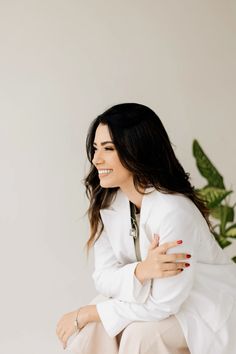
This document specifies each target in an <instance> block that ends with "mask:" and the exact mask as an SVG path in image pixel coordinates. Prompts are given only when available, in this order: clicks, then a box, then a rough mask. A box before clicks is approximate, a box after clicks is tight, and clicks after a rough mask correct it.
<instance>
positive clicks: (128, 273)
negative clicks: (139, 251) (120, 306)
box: [93, 231, 151, 303]
mask: <svg viewBox="0 0 236 354" xmlns="http://www.w3.org/2000/svg"><path fill="white" fill-rule="evenodd" d="M94 259H95V271H94V273H93V280H94V284H95V288H96V290H97V291H98V292H99V293H100V294H102V295H104V296H106V297H108V298H115V299H117V300H118V301H119V300H121V301H125V302H131V303H143V302H144V301H145V300H146V299H147V297H148V295H149V293H150V287H151V281H147V282H145V283H144V284H141V283H140V282H139V280H138V279H137V278H136V276H135V274H134V272H135V268H136V266H137V264H138V262H134V263H129V264H126V265H124V264H120V263H119V262H118V260H117V258H116V256H115V254H114V252H113V249H112V247H111V244H110V241H109V239H108V237H107V235H106V232H105V231H103V232H102V234H101V235H100V237H99V238H98V240H97V241H96V242H95V245H94Z"/></svg>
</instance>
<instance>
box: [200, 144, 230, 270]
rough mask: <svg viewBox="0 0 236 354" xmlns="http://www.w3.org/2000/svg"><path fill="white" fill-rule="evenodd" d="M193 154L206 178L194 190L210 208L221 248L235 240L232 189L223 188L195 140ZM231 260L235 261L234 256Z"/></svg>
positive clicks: (220, 176)
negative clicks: (201, 185)
mask: <svg viewBox="0 0 236 354" xmlns="http://www.w3.org/2000/svg"><path fill="white" fill-rule="evenodd" d="M193 155H194V157H195V159H196V164H197V168H198V170H199V172H200V174H201V175H202V176H203V177H204V178H206V180H207V185H205V186H204V187H203V188H200V189H197V190H196V191H197V193H198V194H199V195H200V197H201V198H202V199H203V200H204V201H205V202H206V205H207V207H208V208H209V210H210V215H211V217H212V218H213V220H212V225H213V235H214V237H215V239H216V241H217V242H218V243H219V245H220V246H221V247H222V248H225V247H227V246H229V245H230V244H231V243H232V241H231V239H235V240H236V223H235V222H234V215H235V214H234V208H235V206H236V203H235V204H233V205H231V204H230V195H231V194H232V193H233V191H232V190H229V189H226V188H225V185H224V180H223V177H222V175H221V174H220V173H219V172H218V170H217V169H216V167H215V166H214V165H213V164H212V162H211V161H210V159H209V158H208V157H207V155H206V154H205V153H204V151H203V149H202V148H201V146H200V144H199V143H198V141H197V140H194V141H193ZM232 260H233V261H234V262H235V263H236V256H235V257H233V258H232Z"/></svg>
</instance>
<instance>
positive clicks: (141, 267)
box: [134, 261, 148, 284]
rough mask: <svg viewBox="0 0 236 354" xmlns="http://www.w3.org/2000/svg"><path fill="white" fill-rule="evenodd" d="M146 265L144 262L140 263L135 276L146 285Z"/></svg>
mask: <svg viewBox="0 0 236 354" xmlns="http://www.w3.org/2000/svg"><path fill="white" fill-rule="evenodd" d="M145 273H146V272H145V263H144V261H143V262H139V263H138V264H137V266H136V268H135V271H134V275H135V276H136V278H137V279H138V280H139V281H140V283H141V284H144V283H145V281H147V280H148V279H147V277H146V275H145Z"/></svg>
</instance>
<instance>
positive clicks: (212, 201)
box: [197, 187, 232, 209]
mask: <svg viewBox="0 0 236 354" xmlns="http://www.w3.org/2000/svg"><path fill="white" fill-rule="evenodd" d="M197 192H198V193H199V195H200V197H201V198H202V199H203V200H204V201H206V203H207V207H208V208H209V209H212V208H216V207H217V206H218V205H219V204H220V203H221V202H222V200H224V199H225V198H226V197H227V195H229V194H230V193H232V191H227V190H225V189H220V188H215V187H205V188H202V189H199V190H197Z"/></svg>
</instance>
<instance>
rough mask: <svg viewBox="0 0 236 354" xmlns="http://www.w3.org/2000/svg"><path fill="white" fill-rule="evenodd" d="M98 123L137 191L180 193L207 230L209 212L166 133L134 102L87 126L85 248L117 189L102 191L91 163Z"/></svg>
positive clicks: (98, 229) (96, 232)
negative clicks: (104, 127) (105, 128)
mask: <svg viewBox="0 0 236 354" xmlns="http://www.w3.org/2000/svg"><path fill="white" fill-rule="evenodd" d="M99 124H104V125H107V126H108V129H109V133H110V135H111V138H112V141H113V143H114V145H115V148H116V150H117V153H118V156H119V159H120V161H121V163H122V165H123V166H124V167H125V168H126V169H127V170H129V171H131V172H132V174H133V179H134V186H135V188H136V189H137V191H139V192H140V193H141V191H140V189H143V188H146V187H154V188H155V189H157V190H158V191H160V192H163V193H169V194H174V193H181V194H183V195H185V196H186V197H188V198H189V199H191V200H192V201H193V203H194V204H195V205H196V206H197V208H198V209H199V210H200V212H201V213H202V215H203V217H204V218H205V219H206V221H207V223H208V225H209V227H210V222H209V218H208V217H209V211H208V209H207V207H206V206H205V204H204V202H203V201H202V200H201V199H200V198H199V197H198V196H197V195H196V192H195V190H194V187H193V186H192V185H191V183H190V181H189V174H188V173H186V172H185V171H184V169H183V167H182V166H181V164H180V163H179V161H178V160H177V158H176V156H175V153H174V151H173V148H172V146H171V143H170V139H169V137H168V135H167V132H166V130H165V128H164V126H163V124H162V122H161V120H160V118H159V117H158V116H157V114H156V113H155V112H154V111H152V110H151V109H150V108H148V107H147V106H144V105H142V104H138V103H122V104H118V105H115V106H113V107H111V108H109V109H108V110H106V111H105V112H104V113H102V114H100V115H99V116H98V117H97V118H96V119H94V120H93V122H92V123H91V125H90V128H89V131H88V135H87V139H86V149H87V156H88V160H89V162H90V163H91V166H90V171H89V173H88V175H87V177H86V178H85V180H84V183H85V187H86V194H87V197H88V198H89V200H90V205H89V209H88V216H89V221H90V229H91V235H90V238H89V240H88V242H87V247H88V249H89V248H90V247H91V246H92V245H93V243H94V241H95V239H97V238H98V237H99V236H100V234H101V232H102V230H103V223H102V220H101V217H100V213H99V211H100V209H103V208H106V207H108V206H109V205H110V203H111V201H112V199H113V197H114V196H115V194H116V192H117V189H118V188H102V187H101V186H100V181H99V177H98V173H97V169H96V168H95V166H94V165H93V164H92V159H93V155H94V147H93V143H94V138H95V133H96V129H97V127H98V125H99Z"/></svg>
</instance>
